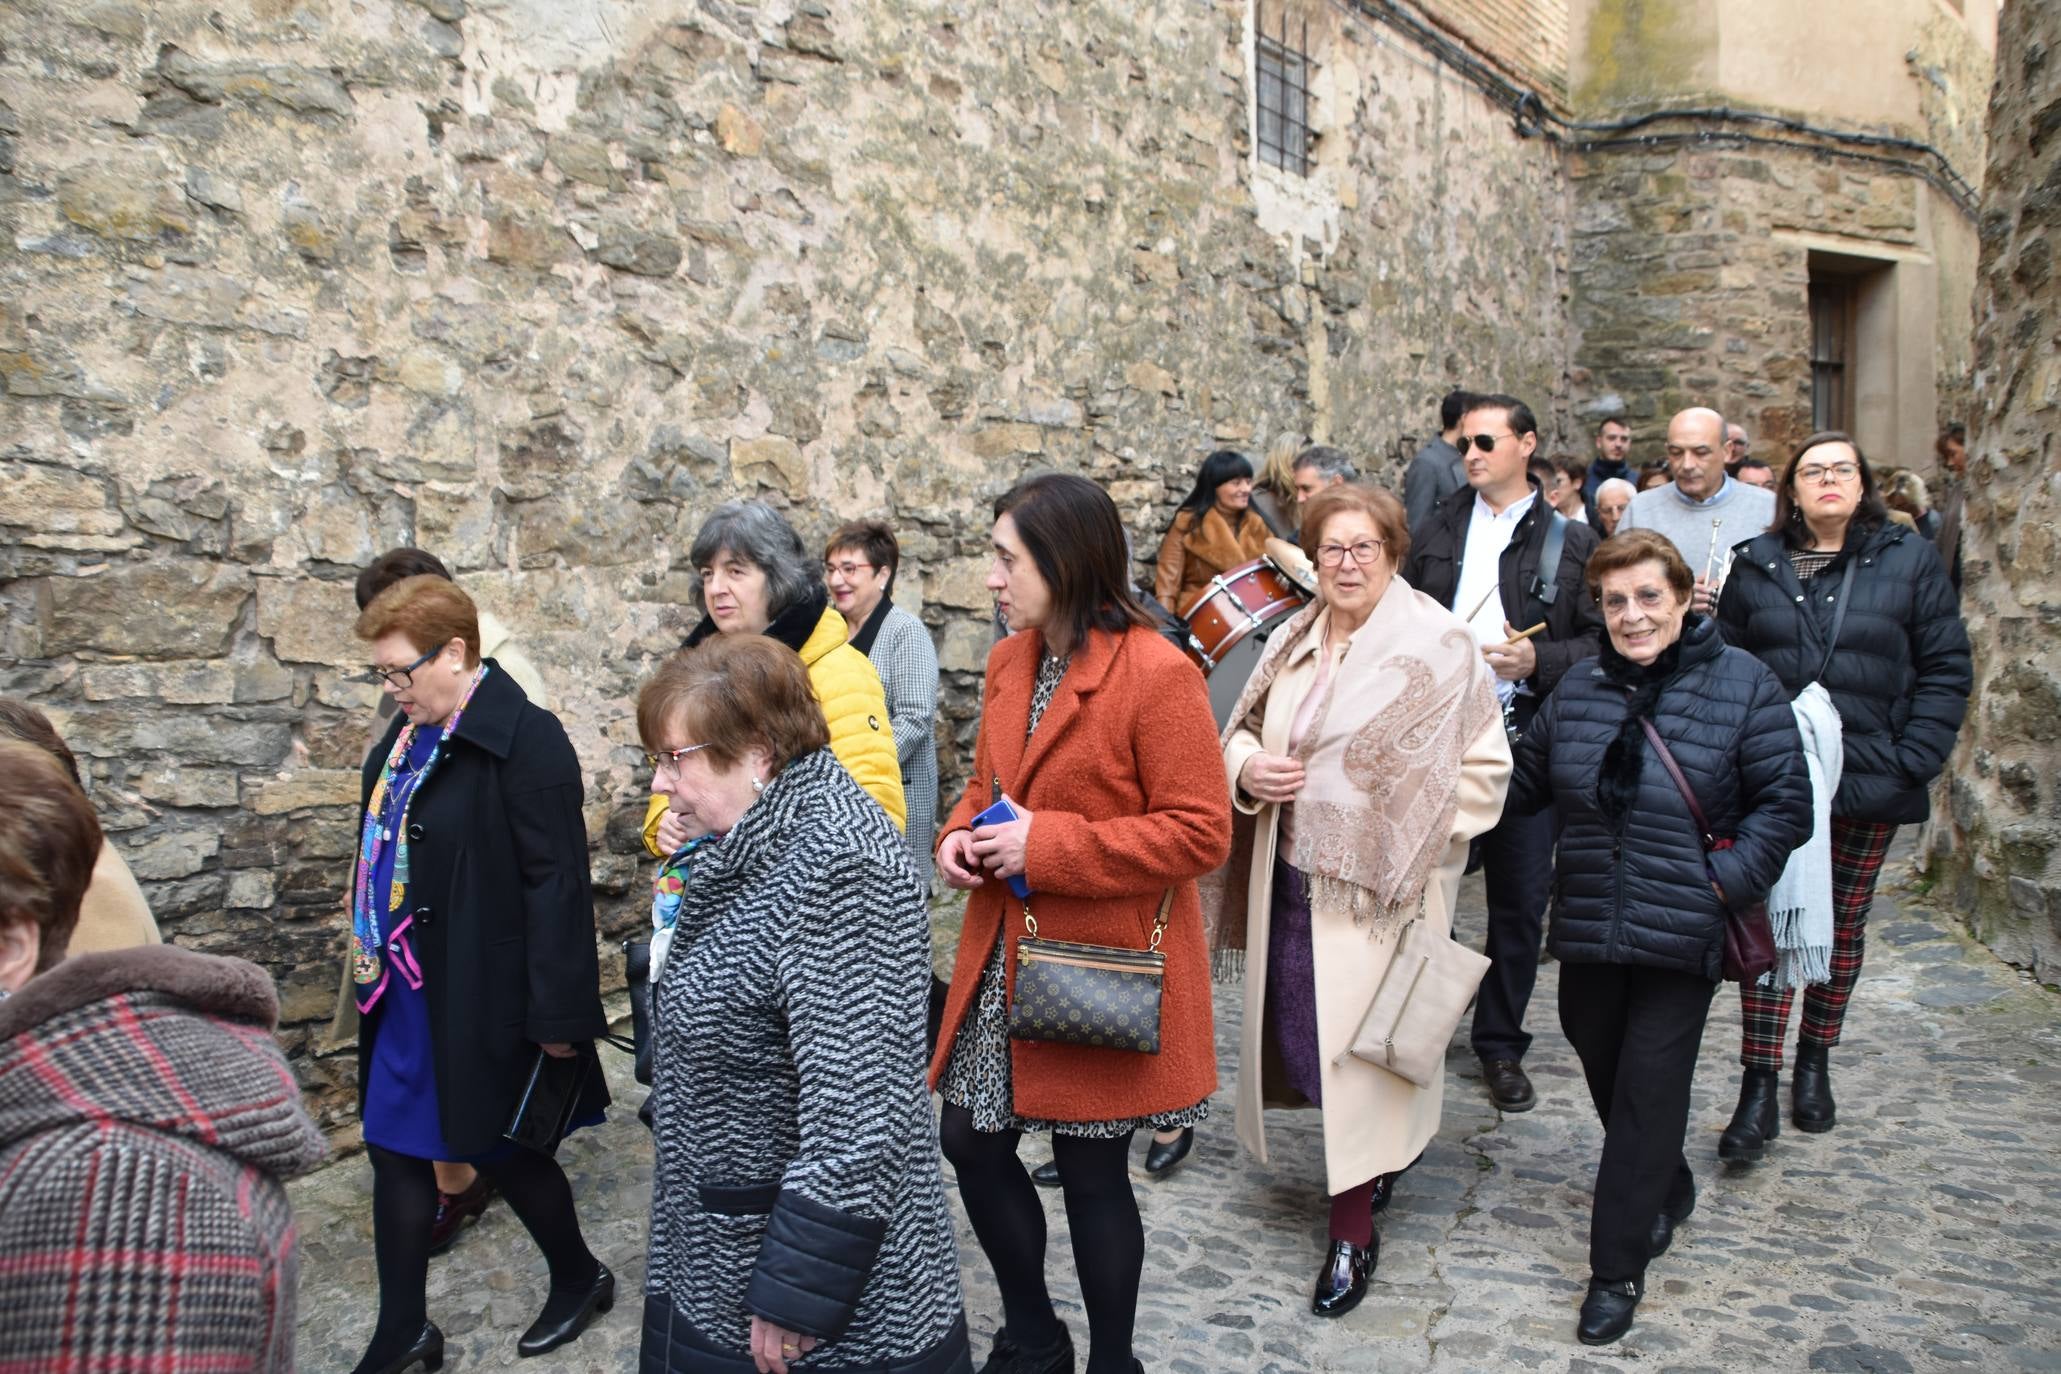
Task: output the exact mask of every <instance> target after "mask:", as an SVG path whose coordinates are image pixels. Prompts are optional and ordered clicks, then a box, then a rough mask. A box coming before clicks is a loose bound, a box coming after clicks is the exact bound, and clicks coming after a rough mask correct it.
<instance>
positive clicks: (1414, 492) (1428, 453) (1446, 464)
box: [1403, 391, 1474, 530]
mask: <svg viewBox="0 0 2061 1374" xmlns="http://www.w3.org/2000/svg"><path fill="white" fill-rule="evenodd" d="M1473 399H1474V397H1473V394H1472V393H1470V392H1466V391H1448V392H1447V393H1446V395H1445V399H1444V400H1442V401H1440V402H1439V403H1438V437H1437V438H1436V439H1433V440H1432V441H1431V442H1430V443H1428V444H1426V445H1425V446H1424V447H1423V448H1420V449H1418V450H1417V456H1416V457H1415V458H1412V459H1411V460H1410V466H1409V467H1407V468H1405V469H1404V470H1403V513H1404V514H1405V515H1407V516H1408V517H1409V519H1410V528H1411V529H1413V530H1414V529H1416V528H1417V526H1418V525H1419V524H1420V523H1421V522H1423V521H1424V520H1425V519H1427V518H1428V517H1429V516H1430V514H1431V512H1432V511H1434V510H1436V509H1437V508H1438V504H1439V502H1441V501H1443V500H1445V499H1446V498H1447V497H1448V496H1451V495H1452V494H1453V493H1454V492H1456V491H1463V490H1465V489H1466V483H1467V469H1466V464H1465V462H1464V461H1463V459H1462V456H1461V453H1460V450H1459V447H1458V445H1457V444H1456V443H1455V437H1456V436H1457V435H1458V434H1459V432H1460V417H1461V416H1462V415H1465V414H1466V413H1467V407H1468V405H1469V403H1471V402H1472V401H1473Z"/></svg>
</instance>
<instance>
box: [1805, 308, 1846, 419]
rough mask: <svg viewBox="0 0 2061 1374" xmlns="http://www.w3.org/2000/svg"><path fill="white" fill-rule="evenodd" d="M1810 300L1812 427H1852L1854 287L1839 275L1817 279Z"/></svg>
mask: <svg viewBox="0 0 2061 1374" xmlns="http://www.w3.org/2000/svg"><path fill="white" fill-rule="evenodd" d="M1809 299H1810V315H1811V426H1812V428H1814V429H1818V430H1827V429H1851V428H1853V423H1852V421H1853V409H1852V399H1851V397H1850V395H1849V392H1848V388H1847V362H1848V353H1849V350H1850V348H1851V346H1852V336H1853V288H1852V287H1851V285H1849V284H1848V283H1846V282H1844V281H1840V280H1838V279H1836V278H1835V279H1831V280H1827V279H1824V278H1816V279H1813V280H1812V281H1811V283H1810V287H1809Z"/></svg>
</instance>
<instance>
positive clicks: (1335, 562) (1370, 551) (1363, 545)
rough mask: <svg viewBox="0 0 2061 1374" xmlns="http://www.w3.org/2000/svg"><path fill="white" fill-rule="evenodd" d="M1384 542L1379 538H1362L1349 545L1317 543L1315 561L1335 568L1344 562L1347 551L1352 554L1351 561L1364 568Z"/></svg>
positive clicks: (1321, 565) (1372, 559)
mask: <svg viewBox="0 0 2061 1374" xmlns="http://www.w3.org/2000/svg"><path fill="white" fill-rule="evenodd" d="M1384 542H1385V541H1383V540H1380V539H1362V540H1361V541H1360V542H1359V543H1357V544H1353V545H1350V546H1348V545H1345V544H1319V545H1317V563H1318V565H1319V566H1320V567H1325V568H1335V567H1337V566H1339V565H1340V564H1341V563H1343V562H1345V556H1346V555H1347V554H1348V553H1349V554H1351V555H1352V556H1353V562H1355V563H1357V564H1359V565H1360V566H1361V567H1363V568H1364V567H1366V566H1367V565H1368V564H1369V563H1372V562H1373V561H1374V556H1375V555H1376V554H1378V553H1380V552H1381V545H1382V544H1383V543H1384Z"/></svg>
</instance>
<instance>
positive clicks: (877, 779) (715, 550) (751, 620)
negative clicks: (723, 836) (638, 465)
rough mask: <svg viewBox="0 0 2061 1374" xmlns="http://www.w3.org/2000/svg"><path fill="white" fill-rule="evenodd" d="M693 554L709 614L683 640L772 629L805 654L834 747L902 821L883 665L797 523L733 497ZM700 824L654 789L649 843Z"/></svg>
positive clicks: (681, 840)
mask: <svg viewBox="0 0 2061 1374" xmlns="http://www.w3.org/2000/svg"><path fill="white" fill-rule="evenodd" d="M688 558H689V559H690V560H691V561H692V562H693V564H694V570H695V573H696V574H697V577H696V580H695V584H694V604H695V605H696V606H697V607H699V608H700V610H701V611H702V612H703V619H702V622H701V623H700V624H699V625H697V626H695V627H694V632H693V633H692V634H690V635H688V636H687V643H686V646H685V647H687V648H690V649H691V648H693V647H694V646H695V645H697V644H701V643H703V642H705V641H706V640H707V639H708V638H709V637H710V636H711V635H719V634H724V635H738V634H746V635H765V636H766V637H767V638H769V639H776V640H778V641H779V642H780V643H782V644H785V645H786V646H787V647H788V648H790V649H792V650H794V651H795V652H796V653H798V654H800V655H801V659H802V662H803V664H805V665H806V666H807V667H808V670H809V683H810V685H811V686H813V687H814V688H815V689H816V700H817V701H818V702H820V703H821V704H822V706H823V714H824V715H825V716H826V717H827V718H828V719H829V722H830V752H831V753H833V754H835V755H836V756H837V761H838V762H839V763H841V764H843V765H844V766H845V769H846V770H847V771H848V772H850V773H851V775H852V777H853V778H854V779H855V780H856V781H857V782H858V784H859V786H861V787H863V788H865V789H866V791H867V792H868V793H869V794H870V795H871V796H872V798H873V800H875V801H877V802H879V803H880V808H881V810H883V811H885V812H887V814H888V815H889V816H890V817H891V818H892V819H893V820H894V823H895V825H896V826H898V827H899V826H901V825H902V823H903V821H904V819H905V812H904V809H903V799H902V769H901V763H900V761H899V758H898V756H897V755H896V753H895V735H894V723H893V720H892V718H891V717H890V716H889V714H888V709H887V696H886V694H885V693H884V692H882V691H881V687H880V674H878V673H877V672H875V671H874V670H873V665H872V663H870V662H869V661H868V660H867V658H866V655H864V654H862V653H860V652H859V651H858V650H857V649H854V648H853V647H852V646H851V643H850V636H849V633H848V632H847V629H846V626H845V620H844V617H843V616H841V615H839V614H838V613H837V611H836V609H835V608H833V607H832V606H831V604H830V596H829V593H828V592H827V591H825V590H824V586H823V570H822V565H821V564H820V563H819V562H818V561H817V560H815V559H813V558H810V557H809V556H808V554H807V553H806V552H804V550H803V548H802V542H801V536H800V535H798V534H796V533H795V532H794V527H793V526H792V525H790V524H788V523H787V522H786V521H785V520H783V519H782V518H781V517H780V513H779V512H778V511H775V510H774V509H773V508H772V507H771V506H769V505H767V504H766V503H765V502H763V501H730V502H726V503H725V504H723V505H720V506H718V507H716V509H715V510H714V511H713V512H712V513H711V514H710V515H709V518H708V519H707V520H705V521H703V522H702V526H701V528H700V529H699V530H697V531H696V532H695V535H694V544H693V547H692V548H691V549H690V551H689V553H688ZM694 833H695V832H694V828H693V826H692V825H691V824H690V823H689V822H688V820H687V819H686V817H685V816H684V815H683V814H682V813H681V812H679V811H678V810H676V809H672V808H669V807H668V806H667V804H666V799H665V798H664V797H663V796H654V797H652V799H651V803H650V807H649V809H648V810H647V811H646V812H645V816H644V845H645V848H647V849H649V850H650V851H651V852H652V853H653V854H655V855H657V856H658V857H659V858H661V859H666V858H670V857H671V856H673V855H675V854H677V853H678V852H679V851H680V849H681V847H682V846H684V845H685V844H686V843H687V842H688V841H689V840H690V839H692V838H693V837H694Z"/></svg>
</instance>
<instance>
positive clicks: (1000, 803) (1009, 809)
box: [973, 794, 1031, 902]
mask: <svg viewBox="0 0 2061 1374" xmlns="http://www.w3.org/2000/svg"><path fill="white" fill-rule="evenodd" d="M1022 819H1023V813H1022V812H1021V811H1018V810H1017V809H1016V803H1015V802H1012V801H1010V800H1009V798H1008V796H1007V794H1004V795H1003V796H1001V797H998V798H997V799H996V800H995V804H994V805H993V806H991V807H989V808H988V809H987V810H985V811H983V812H981V813H980V814H979V815H978V816H975V817H974V818H973V828H974V829H976V830H978V829H979V828H980V827H981V826H984V825H1007V824H1008V823H1009V822H1011V821H1017V820H1022ZM1009 890H1010V891H1011V892H1014V893H1015V894H1016V900H1018V901H1019V902H1021V901H1025V900H1027V899H1028V898H1029V897H1030V895H1031V890H1030V884H1029V883H1028V882H1026V881H1024V876H1023V875H1022V874H1021V873H1018V874H1017V875H1015V876H1014V877H1012V878H1011V879H1009Z"/></svg>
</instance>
